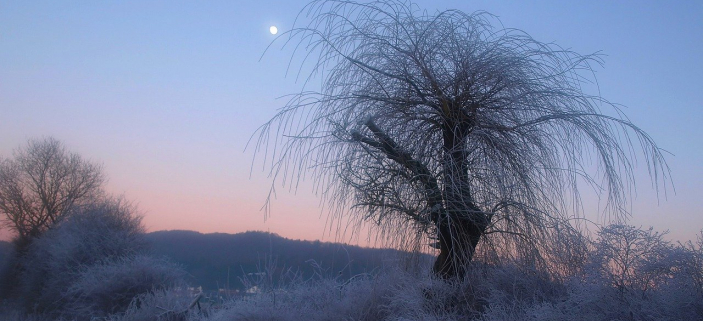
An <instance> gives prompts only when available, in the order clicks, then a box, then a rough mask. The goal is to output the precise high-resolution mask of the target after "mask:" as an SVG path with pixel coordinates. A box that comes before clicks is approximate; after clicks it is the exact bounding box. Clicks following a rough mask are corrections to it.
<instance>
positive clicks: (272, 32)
mask: <svg viewBox="0 0 703 321" xmlns="http://www.w3.org/2000/svg"><path fill="white" fill-rule="evenodd" d="M269 31H271V34H272V35H275V34H277V33H278V28H276V26H271V28H269Z"/></svg>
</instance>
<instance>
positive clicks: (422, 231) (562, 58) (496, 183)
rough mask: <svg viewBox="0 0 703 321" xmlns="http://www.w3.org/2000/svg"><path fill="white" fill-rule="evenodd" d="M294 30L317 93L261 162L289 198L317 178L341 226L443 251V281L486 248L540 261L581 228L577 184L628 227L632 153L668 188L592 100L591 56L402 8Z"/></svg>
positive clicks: (261, 145) (357, 9) (312, 20)
mask: <svg viewBox="0 0 703 321" xmlns="http://www.w3.org/2000/svg"><path fill="white" fill-rule="evenodd" d="M298 19H299V21H300V20H306V19H307V21H308V23H307V24H305V23H303V24H302V25H300V26H298V27H295V28H293V29H292V30H291V31H289V32H287V33H285V34H283V35H282V36H281V37H280V38H279V41H284V42H285V44H284V47H285V46H292V47H293V48H295V50H294V53H293V59H292V60H293V61H295V58H296V57H303V58H302V60H301V61H300V68H301V70H305V68H310V74H309V78H308V79H316V78H315V77H319V78H320V79H321V80H322V81H321V88H320V89H319V90H314V91H305V90H303V91H301V93H299V94H297V95H294V96H293V98H292V99H290V100H289V102H288V103H287V104H286V106H285V107H283V108H282V109H281V110H280V111H279V112H278V113H277V114H276V115H275V116H274V117H273V119H271V120H270V121H269V122H268V123H266V124H265V125H264V126H262V128H261V129H260V132H259V134H260V136H259V141H258V146H257V148H258V153H259V155H261V154H262V153H265V154H266V155H269V156H268V157H271V156H270V155H272V154H273V158H270V159H269V160H268V161H270V165H271V174H272V176H273V177H275V178H274V180H278V181H282V182H284V184H291V185H293V186H294V185H295V184H296V183H297V180H299V179H300V178H301V177H303V176H305V175H307V174H308V173H309V172H310V171H311V172H312V177H313V179H314V180H315V182H316V183H317V188H318V190H317V191H318V192H319V193H320V194H321V195H322V196H323V197H324V198H325V200H326V201H327V202H328V205H329V206H330V208H331V210H332V214H331V215H333V217H335V218H339V217H340V216H342V215H345V214H351V215H352V216H353V217H356V218H358V219H360V220H361V221H373V222H375V223H377V224H378V226H379V227H380V232H381V233H384V234H385V235H390V236H392V237H396V238H402V237H406V236H408V235H411V236H417V237H418V238H424V237H425V236H429V237H434V238H435V239H436V240H437V241H438V242H437V247H438V248H439V250H440V252H439V256H438V258H437V261H436V263H435V265H434V271H435V273H436V274H438V275H441V276H443V277H456V276H461V275H463V273H465V270H464V267H465V266H466V265H467V263H469V262H470V261H471V260H472V258H473V257H474V255H475V253H476V249H477V246H480V243H481V242H482V240H484V241H485V240H487V239H488V236H489V235H490V236H491V238H492V239H493V240H503V241H505V246H508V245H509V244H512V249H513V250H516V251H526V252H531V253H538V256H539V250H540V244H541V245H545V244H546V243H548V242H551V241H550V240H552V241H553V240H554V239H553V238H552V236H553V235H551V234H550V228H552V227H554V226H557V225H559V224H562V225H563V224H568V222H565V221H566V220H568V219H569V218H570V217H573V216H574V215H580V214H578V212H579V210H578V207H579V202H580V196H579V186H581V185H583V184H586V185H587V186H590V187H593V188H594V189H595V190H597V191H598V192H599V193H600V194H601V196H603V197H604V199H605V201H606V203H607V206H606V209H607V211H608V212H609V213H615V214H616V215H620V216H622V215H623V214H626V213H627V205H628V204H627V203H628V198H629V193H630V191H631V187H632V184H633V183H634V178H633V177H634V175H633V160H632V159H633V157H634V156H635V155H634V154H633V153H634V150H635V148H640V147H641V151H642V154H643V155H644V157H645V158H646V160H647V162H646V163H647V166H648V168H649V170H650V174H651V175H652V178H653V181H654V182H655V184H659V183H661V182H662V181H663V180H665V179H667V175H668V169H667V167H666V163H665V162H664V160H663V156H662V154H661V152H660V149H659V148H658V147H657V145H656V144H655V142H654V141H653V140H652V139H651V137H650V136H648V135H647V134H646V133H645V132H644V131H642V130H640V129H639V128H638V127H636V126H635V125H633V124H632V123H631V122H630V121H629V120H628V119H627V118H626V117H625V116H624V115H623V114H622V113H621V111H620V110H619V109H618V108H617V106H616V105H614V104H611V103H609V102H608V101H606V100H605V99H603V98H601V97H599V96H592V95H589V94H587V93H585V92H584V91H583V90H582V88H583V87H586V86H582V85H584V84H586V83H587V82H588V81H589V79H591V78H589V77H588V76H589V75H592V69H591V68H592V65H593V64H594V63H595V64H599V63H600V58H599V57H598V56H597V55H580V54H577V53H575V52H571V51H569V50H564V49H562V48H560V47H558V46H556V45H553V44H545V43H542V42H539V41H537V40H534V39H532V38H531V37H530V36H529V35H527V34H525V33H524V32H521V31H518V30H513V29H494V28H493V26H492V25H491V22H492V21H495V19H494V18H493V17H492V16H491V15H489V14H486V13H482V12H479V13H473V14H466V13H463V12H461V11H456V10H449V11H443V12H438V13H436V14H428V13H426V12H425V11H420V10H419V9H418V8H417V7H416V6H415V5H413V4H410V3H406V2H396V1H377V2H373V3H369V4H362V3H356V2H352V1H340V0H329V1H314V2H312V3H311V4H309V5H308V6H307V7H306V8H305V9H304V10H303V11H302V12H301V15H300V16H299V17H298ZM304 76H305V74H304ZM306 77H307V76H306ZM311 83H312V82H309V81H306V84H311ZM603 109H607V110H606V111H603ZM590 168H594V169H595V170H594V171H588V169H590ZM274 184H275V182H274ZM574 213H576V214H574ZM425 240H427V239H425ZM548 245H549V244H547V246H548Z"/></svg>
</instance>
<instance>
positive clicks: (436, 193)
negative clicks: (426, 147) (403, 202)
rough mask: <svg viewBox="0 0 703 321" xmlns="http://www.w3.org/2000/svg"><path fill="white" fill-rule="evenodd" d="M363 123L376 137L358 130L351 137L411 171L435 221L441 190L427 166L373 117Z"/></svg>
mask: <svg viewBox="0 0 703 321" xmlns="http://www.w3.org/2000/svg"><path fill="white" fill-rule="evenodd" d="M364 125H365V126H366V128H368V129H369V131H371V133H372V134H373V135H374V136H375V137H376V139H375V140H374V139H371V138H368V137H365V136H363V135H362V134H361V133H359V132H358V131H355V132H352V139H353V140H355V141H359V142H361V143H364V144H366V145H368V146H371V147H374V148H375V149H376V150H378V151H380V152H382V153H383V154H385V155H386V157H388V158H389V159H391V160H393V161H395V162H396V163H397V164H399V165H401V166H402V167H403V168H405V169H407V170H408V171H409V172H410V173H412V177H411V179H412V180H414V181H417V182H420V183H421V184H422V186H423V189H424V192H425V198H426V202H427V207H428V208H429V210H430V213H431V214H430V215H431V216H430V217H431V220H432V221H433V222H435V223H437V220H438V219H439V214H438V213H439V212H440V211H442V210H443V202H442V192H441V190H440V188H439V184H438V183H437V179H436V178H435V177H434V174H432V172H430V171H429V170H428V169H427V167H426V166H425V165H424V164H422V163H421V162H419V161H417V160H416V159H414V158H413V156H412V155H411V154H410V153H408V152H407V151H404V150H403V149H402V148H401V147H400V146H398V143H396V142H395V141H394V140H393V139H392V138H391V137H390V136H388V134H386V133H385V132H384V131H383V130H382V129H381V128H380V127H378V125H376V123H374V121H373V119H371V118H368V119H367V120H366V121H365V122H364Z"/></svg>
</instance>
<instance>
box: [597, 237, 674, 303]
mask: <svg viewBox="0 0 703 321" xmlns="http://www.w3.org/2000/svg"><path fill="white" fill-rule="evenodd" d="M665 234H666V233H659V232H655V231H654V230H653V228H649V229H647V230H642V229H638V228H636V227H634V226H629V225H609V226H607V227H604V228H602V229H601V230H600V231H599V232H598V241H597V242H596V244H595V251H594V253H593V254H592V256H591V257H592V262H591V270H590V271H589V272H591V273H594V275H592V276H591V278H595V279H596V280H598V281H604V282H605V284H603V285H604V286H607V285H611V286H614V287H616V288H617V289H619V290H620V292H621V293H623V292H627V291H635V292H642V293H644V292H647V290H649V289H652V288H655V287H657V286H659V285H661V284H662V283H663V282H665V281H666V280H667V279H668V278H670V277H671V274H670V273H671V270H672V264H671V263H672V262H669V261H668V260H666V258H667V256H668V255H669V253H671V250H672V246H671V244H670V243H669V242H667V241H665V240H664V239H663V236H664V235H665Z"/></svg>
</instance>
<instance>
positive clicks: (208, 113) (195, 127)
mask: <svg viewBox="0 0 703 321" xmlns="http://www.w3.org/2000/svg"><path fill="white" fill-rule="evenodd" d="M306 3H307V1H297V0H291V1H267V0H259V1H151V0H140V1H19V0H16V1H7V0H0V156H2V157H10V156H11V155H12V151H13V150H14V149H15V148H17V147H18V146H20V145H23V144H25V143H26V142H27V140H28V139H32V138H41V137H46V136H52V137H55V138H56V139H58V140H60V141H62V142H63V143H65V145H66V146H67V147H68V149H69V150H71V151H73V152H76V153H78V154H80V155H82V156H83V157H85V158H86V159H89V160H91V161H94V162H98V163H101V164H103V167H104V171H105V173H106V174H107V176H108V177H109V181H108V183H107V185H106V189H107V190H108V191H109V192H111V193H114V194H117V195H123V196H124V197H126V198H127V199H129V200H131V201H133V202H134V203H136V204H137V205H138V206H139V208H140V211H141V213H142V214H143V215H144V223H145V225H146V227H147V228H148V230H150V231H156V230H171V229H187V230H197V231H200V232H203V233H210V232H226V233H237V232H243V231H247V230H263V231H270V232H273V233H277V234H279V235H281V236H284V237H289V238H294V239H308V240H315V239H321V240H326V241H347V242H350V243H358V244H362V245H363V244H367V243H365V242H366V241H365V238H364V237H362V238H361V239H359V240H357V239H356V238H351V236H350V234H349V233H347V234H346V235H344V236H339V235H336V234H335V233H334V232H335V231H336V230H337V229H336V225H334V224H331V223H330V222H329V221H328V220H327V216H326V214H325V212H324V209H321V206H320V201H321V200H320V199H319V198H318V197H316V196H315V195H314V193H313V192H312V188H311V187H310V185H309V184H303V185H302V186H300V187H299V188H298V189H297V190H291V191H289V190H288V189H285V188H281V187H279V188H278V193H277V199H276V200H275V201H274V203H273V208H272V212H271V215H270V216H269V217H267V218H265V215H264V212H262V211H261V208H262V206H263V205H264V202H265V200H266V197H267V193H268V191H269V188H270V187H271V179H270V178H269V177H267V173H266V172H265V170H264V169H263V167H262V164H261V163H260V162H258V163H256V162H255V163H252V159H253V156H254V153H253V149H252V148H251V147H250V148H246V146H247V142H248V140H249V139H250V138H251V137H252V135H253V134H254V133H255V131H256V129H257V128H258V127H259V126H260V125H262V124H263V123H264V122H265V121H267V120H268V119H270V118H271V117H272V116H273V115H274V114H275V112H276V110H277V108H279V107H282V106H283V105H284V104H285V102H286V101H285V99H282V98H278V97H281V96H284V95H286V94H291V93H296V92H298V91H299V90H300V89H301V86H302V81H300V80H297V79H296V77H295V76H296V73H295V72H287V66H288V61H289V59H290V57H291V51H290V50H288V49H281V46H280V43H276V44H274V45H273V46H272V47H271V49H269V50H268V51H267V52H266V54H265V55H264V56H263V58H262V54H263V53H264V51H265V49H266V48H267V46H268V45H269V44H270V43H271V41H272V40H273V39H274V38H275V36H274V35H272V34H270V32H269V27H270V26H272V25H275V26H277V27H278V29H279V30H280V31H285V30H288V29H290V28H291V27H292V25H293V22H294V19H295V17H296V14H297V13H298V12H299V11H300V9H302V8H303V6H304V5H305V4H306ZM417 4H418V5H419V6H420V7H421V8H423V9H427V10H428V11H429V12H435V11H437V10H445V9H458V10H462V11H465V12H474V11H478V10H483V11H487V12H489V13H492V14H494V15H496V16H498V18H499V19H500V21H501V22H502V24H503V26H505V27H509V28H518V29H522V30H524V31H526V32H527V33H528V34H530V35H531V36H532V37H533V38H535V39H537V40H540V41H542V42H553V43H556V44H558V45H560V46H562V47H564V48H569V49H572V50H574V51H576V52H579V53H581V54H589V53H594V52H599V53H601V54H603V55H604V56H603V59H604V61H605V63H604V65H603V66H602V67H596V70H595V71H596V77H597V79H598V84H599V89H600V94H601V95H602V96H603V97H605V98H606V99H608V100H610V101H612V102H615V103H619V104H622V105H624V106H626V108H624V112H625V113H626V115H627V116H628V117H629V118H630V120H631V121H632V122H633V123H635V124H636V125H638V126H639V127H640V128H642V129H644V130H645V131H646V132H648V133H649V134H650V135H651V136H652V137H653V138H654V139H655V141H656V142H657V143H658V144H659V146H660V147H661V148H663V149H665V150H666V151H667V152H668V154H667V161H668V164H669V166H670V168H671V175H672V180H673V183H674V187H675V191H674V188H669V189H668V190H667V191H666V195H664V194H663V193H661V191H660V195H659V197H657V193H656V191H654V190H653V189H652V188H651V186H650V181H649V180H648V178H647V177H646V175H644V173H645V172H646V171H644V168H643V167H641V168H640V169H639V170H638V181H637V186H638V187H637V195H636V197H635V198H634V199H633V200H632V204H633V205H632V214H633V215H632V218H631V220H630V224H632V225H636V226H644V227H648V226H654V227H655V229H657V230H669V231H670V234H669V237H670V239H672V240H682V241H685V240H688V239H693V238H695V236H696V234H697V233H698V232H699V231H700V230H701V229H703V216H701V212H700V211H701V209H703V197H702V196H701V191H703V143H701V137H703V126H701V125H700V123H701V121H703V108H702V107H703V106H702V104H703V90H701V88H702V87H701V80H702V79H703V59H701V58H700V57H703V19H701V17H703V2H701V1H694V0H690V1H666V2H665V1H559V0H555V1H529V2H527V1H472V0H466V1H436V0H435V1H430V0H426V1H424V0H423V1H417ZM640 165H642V166H644V164H643V163H640ZM594 219H598V217H597V215H596V217H595V218H594ZM7 237H8V233H7V232H6V231H5V232H1V233H0V238H5V239H6V238H7Z"/></svg>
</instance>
